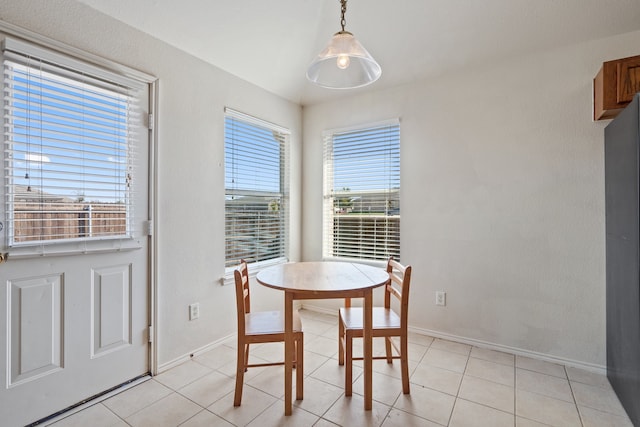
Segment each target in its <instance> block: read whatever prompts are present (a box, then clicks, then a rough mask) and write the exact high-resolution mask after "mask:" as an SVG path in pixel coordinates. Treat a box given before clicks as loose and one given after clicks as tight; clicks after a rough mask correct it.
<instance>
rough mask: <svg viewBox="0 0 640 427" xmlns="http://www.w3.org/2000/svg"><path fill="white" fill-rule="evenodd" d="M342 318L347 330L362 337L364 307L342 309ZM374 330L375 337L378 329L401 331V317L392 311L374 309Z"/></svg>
mask: <svg viewBox="0 0 640 427" xmlns="http://www.w3.org/2000/svg"><path fill="white" fill-rule="evenodd" d="M340 318H341V319H342V321H343V323H344V328H345V330H347V331H351V332H352V333H355V336H362V328H363V324H362V307H342V308H341V309H340ZM373 329H374V335H375V330H376V329H378V330H383V329H400V316H398V315H397V314H396V313H395V312H394V311H393V310H391V309H388V308H384V307H373ZM358 330H359V332H358Z"/></svg>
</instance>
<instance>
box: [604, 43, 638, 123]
mask: <svg viewBox="0 0 640 427" xmlns="http://www.w3.org/2000/svg"><path fill="white" fill-rule="evenodd" d="M637 92H640V55H639V56H630V57H628V58H622V59H616V60H614V61H607V62H605V63H603V64H602V68H600V71H599V72H598V74H597V75H596V77H595V78H594V79H593V120H606V119H613V118H614V117H615V116H617V115H618V113H619V112H620V111H622V110H623V109H624V107H626V106H627V105H628V104H629V103H630V102H631V100H632V99H633V95H635V94H636V93H637Z"/></svg>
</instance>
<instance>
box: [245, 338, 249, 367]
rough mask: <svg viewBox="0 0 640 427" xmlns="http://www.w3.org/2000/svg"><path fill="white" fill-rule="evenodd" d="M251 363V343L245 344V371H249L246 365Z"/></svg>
mask: <svg viewBox="0 0 640 427" xmlns="http://www.w3.org/2000/svg"><path fill="white" fill-rule="evenodd" d="M247 365H249V344H246V345H245V346H244V366H245V368H244V371H245V372H247V371H248V370H249V369H248V368H246V366H247Z"/></svg>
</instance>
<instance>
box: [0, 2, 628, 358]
mask: <svg viewBox="0 0 640 427" xmlns="http://www.w3.org/2000/svg"><path fill="white" fill-rule="evenodd" d="M0 19H3V20H5V21H8V22H11V23H14V24H17V25H20V26H23V27H25V28H28V29H31V30H33V31H36V32H38V33H41V34H43V35H46V36H49V37H51V38H54V39H56V40H59V41H61V42H64V43H68V44H70V45H72V46H74V47H77V48H80V49H84V50H86V51H89V52H91V53H95V54H98V55H101V56H104V57H107V58H109V59H112V60H114V61H117V62H120V63H122V64H124V65H127V66H130V67H133V68H137V69H140V70H142V71H145V72H147V73H150V74H153V75H155V76H157V77H158V78H159V82H160V102H159V104H160V108H159V123H160V125H159V129H158V137H159V142H158V145H159V147H158V161H159V162H158V165H157V166H158V173H159V176H158V207H159V209H158V213H157V215H158V216H157V227H158V233H157V238H158V248H159V252H158V277H157V281H158V294H159V306H158V311H159V322H158V325H157V327H158V328H159V329H158V330H159V334H160V337H159V343H158V345H159V354H158V357H159V363H160V365H163V364H167V363H170V362H171V361H173V360H176V359H178V358H180V357H183V356H185V355H188V354H189V353H190V352H193V351H194V350H197V349H198V348H200V347H202V346H205V345H207V344H209V343H211V342H214V341H216V340H217V339H219V338H221V337H223V336H225V335H227V334H229V333H231V332H233V331H234V329H235V318H234V295H233V289H232V287H230V286H227V287H221V286H220V285H219V284H218V283H217V279H218V278H219V277H220V276H221V275H222V273H223V260H224V239H223V233H224V222H223V215H224V209H223V202H222V201H223V187H224V183H223V169H222V162H223V116H222V112H223V107H224V106H231V107H233V108H235V109H238V110H240V111H243V112H246V113H249V114H253V115H255V116H258V117H260V118H263V119H265V120H269V121H272V122H275V123H277V124H279V125H282V126H285V127H288V128H290V129H291V130H292V143H293V153H292V156H291V158H292V161H293V169H292V177H293V180H292V185H293V186H292V192H291V194H292V230H293V233H292V249H291V254H290V255H291V258H292V259H293V260H296V259H299V258H300V257H301V256H302V258H303V259H307V260H316V259H320V258H321V246H320V245H321V224H322V221H321V216H320V215H321V206H322V195H321V192H322V167H321V159H322V156H321V150H322V142H321V132H322V131H323V130H324V129H328V128H337V127H343V126H349V125H354V124H361V123H367V122H370V121H378V120H382V119H387V118H390V117H398V116H399V117H401V118H402V218H403V219H402V221H403V222H402V230H403V234H402V259H403V261H404V262H407V263H411V264H413V265H414V268H415V273H414V282H413V290H412V306H411V313H410V318H411V325H412V326H413V327H415V328H418V329H423V330H432V331H437V332H440V333H444V334H450V335H454V336H459V337H462V338H466V339H471V340H478V341H481V342H486V343H490V344H495V345H502V346H508V347H513V348H515V349H522V350H526V351H533V352H539V353H542V354H544V355H549V356H554V357H558V358H560V359H567V360H576V361H578V362H582V363H585V364H593V365H596V366H602V365H604V363H605V316H604V310H605V301H604V297H605V284H604V282H605V276H604V265H605V263H604V181H603V179H604V178H603V149H602V147H603V128H604V126H605V125H606V123H593V122H592V121H591V79H592V78H593V76H594V75H595V73H596V72H597V71H598V69H599V67H600V64H601V62H602V61H604V60H610V59H615V58H619V57H624V56H629V55H635V54H638V51H637V46H638V45H639V42H640V32H635V33H631V34H627V35H623V36H619V37H614V38H609V39H605V40H599V41H594V42H590V43H586V44H581V45H576V46H570V47H564V48H558V49H556V50H553V51H548V52H542V53H538V54H535V55H526V56H521V57H514V58H509V59H507V60H505V61H503V62H501V63H495V64H491V65H485V66H479V67H473V68H470V69H461V70H458V71H455V72H452V73H451V74H449V75H447V76H443V77H440V78H437V79H432V80H428V81H424V82H420V83H415V84H410V85H406V86H403V87H398V88H395V89H392V90H387V91H382V92H377V93H374V94H370V95H361V96H356V97H353V98H348V99H345V100H342V101H340V102H335V103H328V104H322V105H316V106H309V107H305V109H304V134H302V133H301V132H302V114H303V113H302V112H301V109H300V107H299V106H297V105H295V104H292V103H290V102H288V101H285V100H283V99H281V98H278V97H276V96H274V95H272V94H270V93H268V92H266V91H264V90H262V89H260V88H257V87H255V86H253V85H251V84H248V83H246V82H244V81H242V80H240V79H237V78H235V77H233V76H231V75H229V74H227V73H225V72H223V71H221V70H219V69H217V68H215V67H213V66H210V65H208V64H205V63H203V62H202V61H199V60H197V59H195V58H193V57H191V56H189V55H187V54H185V53H182V52H180V51H179V50H177V49H175V48H173V47H171V46H169V45H167V44H164V43H161V42H159V41H157V40H155V39H153V38H151V37H149V36H147V35H145V34H143V33H140V32H138V31H135V30H133V29H131V28H129V27H127V26H125V25H123V24H121V23H119V22H117V21H114V20H113V19H111V18H108V17H106V16H104V15H101V14H99V13H97V12H95V11H94V10H92V9H90V8H88V7H86V6H84V5H80V4H78V3H75V2H74V1H72V0H30V1H23V0H5V1H3V2H1V3H0ZM424 54H425V55H427V54H428V52H425V53H424ZM302 139H304V142H305V143H304V146H302V145H301V141H302ZM303 148H304V152H303V151H302V149H303ZM301 156H303V157H302V166H303V167H304V175H302V173H301V171H302V167H301V164H300V162H299V161H297V159H299V158H300V157H301ZM301 195H302V196H301ZM302 206H304V208H303V209H302ZM302 214H304V222H303V221H302V218H303V215H302ZM300 229H302V240H298V239H296V235H297V231H298V230H300ZM301 242H302V243H301ZM436 290H444V291H446V292H447V303H448V304H447V306H446V307H444V308H442V307H436V306H434V305H433V300H434V292H435V291H436ZM281 298H282V296H281V295H280V294H279V293H278V292H277V291H271V290H268V289H265V288H262V287H254V299H255V300H256V301H259V304H260V306H259V307H258V308H263V307H264V308H266V307H276V306H280V304H281V301H282V299H281ZM193 302H200V308H201V318H200V320H198V321H194V322H189V321H188V310H187V307H188V305H189V304H190V303H193ZM326 304H327V305H326V306H332V305H331V304H333V303H329V302H327V303H326Z"/></svg>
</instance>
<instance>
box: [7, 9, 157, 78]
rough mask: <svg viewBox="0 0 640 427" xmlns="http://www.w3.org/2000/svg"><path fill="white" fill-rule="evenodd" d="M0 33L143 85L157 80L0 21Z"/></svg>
mask: <svg viewBox="0 0 640 427" xmlns="http://www.w3.org/2000/svg"><path fill="white" fill-rule="evenodd" d="M0 32H2V33H5V34H8V35H12V36H15V37H19V38H21V39H23V40H26V41H29V42H32V43H36V44H39V45H41V46H44V47H48V48H51V49H55V50H56V51H58V52H60V53H62V54H65V55H69V56H71V57H74V58H76V59H80V60H82V61H87V62H91V63H92V64H94V65H96V66H98V67H102V68H104V69H107V70H110V71H112V72H114V73H117V74H119V75H121V76H125V77H128V78H130V79H134V80H138V81H142V82H145V83H152V82H154V81H156V80H157V78H156V77H154V76H152V75H151V74H147V73H144V72H142V71H138V70H136V69H133V68H130V67H127V66H124V65H122V64H119V63H117V62H115V61H111V60H109V59H106V58H103V57H101V56H98V55H94V54H92V53H89V52H85V51H83V50H81V49H78V48H76V47H73V46H70V45H68V44H66V43H62V42H59V41H57V40H54V39H51V38H49V37H46V36H43V35H41V34H38V33H35V32H33V31H30V30H27V29H26V28H22V27H19V26H17V25H14V24H11V23H9V22H6V21H3V20H0Z"/></svg>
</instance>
